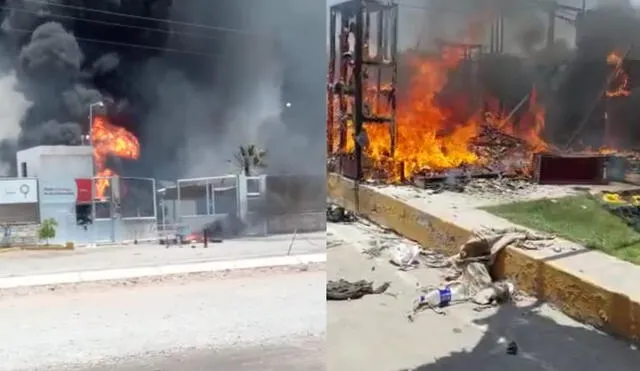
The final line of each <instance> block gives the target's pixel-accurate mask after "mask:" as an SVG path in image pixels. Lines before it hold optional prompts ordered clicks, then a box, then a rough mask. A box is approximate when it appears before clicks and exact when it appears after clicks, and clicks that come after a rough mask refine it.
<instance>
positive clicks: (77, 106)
mask: <svg viewBox="0 0 640 371" xmlns="http://www.w3.org/2000/svg"><path fill="white" fill-rule="evenodd" d="M0 13H1V15H0V17H1V19H0V22H1V26H0V71H2V72H3V74H4V76H6V79H7V81H14V82H15V83H14V84H12V85H11V86H10V87H9V88H7V89H4V90H7V91H4V90H3V92H2V93H3V94H4V95H5V96H6V95H7V94H9V93H11V94H16V95H17V96H18V98H21V99H24V100H26V101H27V102H28V104H20V105H18V104H14V105H11V106H15V107H14V109H13V111H11V113H12V114H13V116H15V117H18V119H17V120H16V119H14V120H13V121H18V122H7V123H3V124H2V125H5V124H6V125H13V126H16V127H18V129H19V130H18V131H19V134H18V135H17V136H16V135H9V134H5V131H4V130H3V131H0V134H2V137H1V138H0V139H2V144H1V145H0V156H1V157H0V159H1V160H2V162H3V163H4V164H5V165H7V164H8V165H9V167H10V168H12V169H11V170H12V172H14V171H15V160H14V157H15V150H17V149H21V148H26V147H30V146H34V145H38V144H70V145H74V144H78V143H80V142H81V136H82V134H84V133H87V131H88V115H89V106H90V105H91V103H94V102H97V101H105V102H108V111H109V112H108V113H109V116H110V118H111V120H112V122H113V123H114V124H116V125H120V126H123V127H125V128H127V129H128V130H130V131H131V132H133V133H134V134H135V135H136V136H138V138H139V139H140V142H141V148H142V154H141V158H140V160H139V161H136V162H134V163H129V164H125V165H124V166H125V168H126V171H127V173H128V174H131V175H141V176H142V175H144V176H154V177H161V178H166V179H175V178H176V177H180V176H207V175H215V174H220V173H226V172H228V171H231V170H233V169H232V168H231V169H230V166H232V165H230V161H229V160H230V159H232V152H233V150H234V149H235V148H237V147H238V146H239V145H244V144H247V143H249V142H254V143H256V144H258V145H261V146H264V147H267V149H268V150H269V154H270V156H271V158H270V159H269V165H270V167H269V171H272V172H285V171H286V172H293V173H295V172H303V171H304V172H308V171H310V169H311V171H312V172H322V171H324V144H323V143H324V99H325V98H324V91H323V87H324V77H325V72H324V70H325V62H324V61H325V59H326V57H325V52H324V48H322V47H321V45H323V44H324V40H325V35H324V31H325V30H324V4H323V3H322V2H318V1H313V0H270V1H268V2H267V1H260V0H216V1H210V0H209V1H207V0H189V1H182V0H181V1H172V0H101V1H96V0H93V1H88V0H50V1H44V0H2V1H0ZM194 24H197V25H194ZM2 78H3V77H2V76H0V79H2ZM5 85H6V84H4V83H0V89H2V88H3V87H5ZM16 99H17V98H16ZM285 101H290V102H291V107H290V109H286V107H285V104H284V103H285ZM0 108H1V109H0V111H4V110H7V109H8V108H7V107H6V105H4V106H0ZM9 108H10V107H9ZM2 113H3V114H4V116H5V117H12V116H11V115H8V114H7V113H6V112H2Z"/></svg>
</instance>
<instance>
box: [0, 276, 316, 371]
mask: <svg viewBox="0 0 640 371" xmlns="http://www.w3.org/2000/svg"><path fill="white" fill-rule="evenodd" d="M0 318H1V319H2V320H1V321H0V344H1V345H0V370H3V371H5V370H6V371H13V370H38V371H40V370H42V371H46V370H56V371H62V370H69V371H71V370H73V371H80V370H87V371H91V370H93V371H97V370H132V371H133V370H163V371H173V370H177V371H183V370H194V371H195V370H225V369H227V370H246V371H249V370H255V371H258V370H270V369H276V368H277V369H281V370H291V371H293V370H300V371H304V370H320V369H323V368H324V354H325V353H324V345H323V344H324V340H323V339H324V336H325V335H324V334H325V328H326V305H325V272H323V271H308V272H299V271H288V272H283V271H278V270H272V271H266V272H262V273H260V274H256V275H246V274H245V275H244V276H233V275H230V276H228V277H227V278H220V277H219V276H218V277H217V278H215V279H211V278H209V279H207V278H206V277H202V276H199V277H197V278H181V279H176V280H172V281H171V280H170V281H161V282H158V283H150V284H132V285H116V284H113V283H111V284H110V283H104V284H100V285H95V284H94V285H89V286H87V287H86V288H85V287H83V286H80V287H75V288H73V289H65V288H61V289H59V290H54V291H48V292H42V291H34V293H33V294H28V293H27V294H25V293H21V294H20V295H17V294H11V293H3V294H2V300H0ZM280 366H282V367H280Z"/></svg>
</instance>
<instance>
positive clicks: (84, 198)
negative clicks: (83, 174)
mask: <svg viewBox="0 0 640 371" xmlns="http://www.w3.org/2000/svg"><path fill="white" fill-rule="evenodd" d="M92 186H93V181H92V179H91V178H84V179H76V203H78V204H90V203H91V201H92V200H91V198H92V192H91V187H92Z"/></svg>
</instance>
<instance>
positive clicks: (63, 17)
mask: <svg viewBox="0 0 640 371" xmlns="http://www.w3.org/2000/svg"><path fill="white" fill-rule="evenodd" d="M0 9H5V10H11V11H16V12H19V13H27V14H35V15H38V16H40V13H38V12H36V11H33V10H26V9H18V8H12V7H8V6H0ZM42 17H43V18H44V16H42ZM51 18H61V19H70V20H77V21H82V22H87V23H95V24H102V25H106V26H114V27H122V28H130V29H136V30H142V31H151V32H158V33H162V34H170V35H182V36H190V37H200V38H203V39H208V40H220V39H221V38H220V37H216V36H210V35H204V34H197V33H192V32H182V31H166V30H161V29H157V28H153V27H145V26H137V25H128V24H124V23H118V22H109V21H101V20H94V19H87V18H82V17H74V16H71V15H64V14H51Z"/></svg>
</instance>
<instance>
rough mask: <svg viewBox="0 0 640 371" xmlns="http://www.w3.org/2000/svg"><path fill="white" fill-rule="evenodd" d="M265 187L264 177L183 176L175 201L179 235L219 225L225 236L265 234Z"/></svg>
mask: <svg viewBox="0 0 640 371" xmlns="http://www.w3.org/2000/svg"><path fill="white" fill-rule="evenodd" d="M264 190H265V180H264V177H262V176H258V177H245V176H243V175H225V176H216V177H207V178H191V179H179V180H178V181H177V184H176V202H175V215H176V218H175V220H176V222H177V224H178V234H180V235H185V234H189V233H192V232H196V231H201V230H203V229H205V228H207V229H209V228H210V227H211V226H215V227H216V228H220V229H221V233H223V234H225V235H237V234H241V233H242V234H245V235H246V234H249V235H264V234H265V233H266V220H265V219H264V218H263V213H262V210H263V207H264V194H265V191H264ZM239 228H241V230H239Z"/></svg>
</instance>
